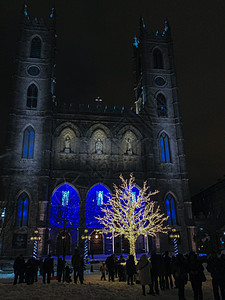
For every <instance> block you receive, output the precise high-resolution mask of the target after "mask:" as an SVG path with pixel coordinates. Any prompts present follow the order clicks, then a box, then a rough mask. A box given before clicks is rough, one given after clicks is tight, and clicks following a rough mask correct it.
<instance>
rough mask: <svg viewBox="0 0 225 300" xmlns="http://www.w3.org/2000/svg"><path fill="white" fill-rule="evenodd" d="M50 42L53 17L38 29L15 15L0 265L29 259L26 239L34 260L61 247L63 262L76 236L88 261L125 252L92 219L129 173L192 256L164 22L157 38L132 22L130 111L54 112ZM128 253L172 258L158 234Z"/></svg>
mask: <svg viewBox="0 0 225 300" xmlns="http://www.w3.org/2000/svg"><path fill="white" fill-rule="evenodd" d="M55 39H56V33H55V16H54V10H52V12H51V15H50V18H49V20H47V21H44V20H43V19H37V18H35V19H33V20H31V19H30V18H29V14H28V12H27V7H26V6H25V7H24V10H23V15H22V20H21V28H20V35H19V40H18V51H17V56H16V70H15V75H14V80H13V89H12V91H13V99H12V108H11V112H10V116H9V131H8V143H7V148H6V151H8V152H9V153H10V155H9V156H7V157H6V159H4V163H3V166H2V174H1V185H2V191H3V196H2V203H1V205H2V207H5V212H6V216H5V219H4V226H3V228H2V256H8V257H9V256H11V257H12V256H16V255H17V254H18V253H21V252H22V253H23V254H24V255H27V256H28V255H31V254H32V251H33V247H34V243H33V241H32V240H31V237H32V236H33V234H34V231H35V230H38V236H39V237H40V241H39V242H38V254H39V255H46V254H47V253H49V252H51V253H52V254H57V253H58V254H60V243H61V242H62V241H61V240H60V239H64V238H65V239H66V243H67V244H66V245H67V246H66V247H67V248H66V252H67V254H69V253H72V252H73V249H74V247H75V246H76V245H79V246H80V247H81V246H83V245H84V240H85V237H84V235H88V237H86V240H85V243H86V242H87V240H88V246H87V245H86V246H87V247H89V251H90V252H92V253H94V254H95V253H105V254H109V253H112V252H113V251H115V253H122V252H126V251H127V243H126V240H124V239H123V237H121V238H117V239H107V238H106V237H105V236H104V235H102V233H101V226H100V225H99V224H97V223H96V222H95V221H93V220H94V215H95V214H96V213H97V212H98V211H99V207H100V206H101V204H102V201H105V199H106V198H105V194H106V193H107V192H108V193H109V194H110V193H112V192H113V183H116V184H117V185H118V184H120V180H119V175H120V174H121V173H122V174H123V176H124V177H125V178H128V177H129V174H130V173H131V172H133V174H134V176H135V178H136V183H137V185H138V186H140V187H142V185H143V182H144V181H145V180H147V182H148V185H149V186H150V187H151V190H152V191H153V190H155V189H157V190H159V191H160V193H159V194H157V195H156V196H154V200H155V201H157V203H158V204H159V205H160V207H161V210H162V212H164V213H165V214H167V215H168V222H169V224H170V226H171V230H172V229H173V230H174V231H175V230H176V231H177V232H179V235H180V239H179V241H178V248H179V251H181V252H187V251H189V250H192V249H195V245H194V242H193V234H194V226H193V220H192V209H191V200H190V195H189V187H188V177H187V170H186V160H185V152H184V139H183V133H182V122H181V116H180V112H179V103H178V102H179V101H178V88H177V82H176V72H175V66H174V56H173V46H172V40H171V33H170V28H169V25H168V23H167V22H165V27H164V30H163V32H162V33H158V32H156V33H154V32H148V31H147V29H146V27H145V24H144V21H143V20H141V23H140V36H139V37H138V38H137V37H135V38H134V41H133V47H134V77H135V85H134V92H135V98H136V101H135V103H134V106H133V107H132V108H127V107H124V106H121V107H115V106H114V107H109V106H105V105H102V103H101V102H96V104H95V105H86V106H85V105H84V104H80V105H77V104H76V105H74V106H73V105H72V104H70V105H65V104H63V103H62V104H60V103H58V102H57V99H56V96H55V81H56V80H55V60H56V57H55V47H56V43H55ZM71 100H73V101H74V103H75V102H77V99H71ZM71 197H72V198H71ZM72 199H73V200H72ZM54 201H55V202H54ZM57 201H58V202H57ZM72 202H73V205H74V206H73V207H72V206H71V207H69V206H68V203H72ZM54 203H55V204H54ZM54 205H55V206H54ZM66 205H67V206H68V207H67V208H66V209H67V215H65V213H66V210H65V209H64V208H65V207H66ZM71 205H72V204H71ZM53 206H54V207H53ZM62 207H64V208H63V209H64V210H63V211H61V212H60V209H61V208H62ZM69 209H70V210H71V211H70V212H69V213H68V210H69ZM53 212H54V213H53ZM56 213H59V215H58V216H55V215H54V214H56ZM60 213H61V215H60ZM69 215H70V217H68V216H69ZM54 217H55V219H54V220H53V218H54ZM57 218H58V219H57ZM69 219H70V220H69ZM75 219H76V221H74V220H75ZM82 237H83V239H82ZM136 247H137V252H144V251H148V252H150V251H153V250H155V251H157V252H159V253H160V252H163V251H166V250H169V251H171V252H173V251H174V245H173V240H172V243H171V240H170V239H169V237H168V235H158V236H157V237H156V238H151V237H140V238H139V239H138V241H137V244H136Z"/></svg>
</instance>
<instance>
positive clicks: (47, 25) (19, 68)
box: [2, 4, 55, 255]
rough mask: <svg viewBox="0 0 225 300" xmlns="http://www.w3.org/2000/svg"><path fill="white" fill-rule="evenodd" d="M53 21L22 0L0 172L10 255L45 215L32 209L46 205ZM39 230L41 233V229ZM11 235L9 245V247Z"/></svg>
mask: <svg viewBox="0 0 225 300" xmlns="http://www.w3.org/2000/svg"><path fill="white" fill-rule="evenodd" d="M54 23H55V16H54V9H52V12H51V15H50V18H49V20H48V22H45V21H44V20H43V19H37V18H34V19H31V18H30V16H29V14H28V11H27V5H26V4H25V5H24V7H23V11H22V17H21V24H20V33H19V40H18V46H17V49H18V50H17V56H16V70H15V75H14V78H13V91H12V93H13V95H12V100H13V101H12V108H11V113H10V119H9V132H8V137H9V140H8V148H9V149H7V152H8V154H9V155H8V158H7V159H6V160H5V162H4V166H3V175H2V177H3V185H4V187H3V189H4V198H5V199H10V201H7V207H6V209H7V211H8V213H7V215H6V220H5V232H7V239H5V242H4V246H3V248H4V249H2V250H3V253H6V252H8V254H10V255H16V251H18V249H20V248H21V244H23V243H24V244H26V243H27V245H28V248H30V252H31V249H32V247H33V244H32V243H31V242H29V237H30V236H31V235H32V234H33V231H34V230H35V229H37V228H38V226H39V225H40V224H38V223H37V220H42V222H43V223H44V222H45V221H46V220H45V219H46V216H44V213H43V215H42V216H37V212H38V211H39V212H40V213H41V212H44V207H45V206H46V201H45V200H46V197H47V196H46V195H47V185H48V178H49V169H50V153H51V151H50V150H51V136H52V134H51V127H52V101H53V100H54V84H55V78H54V68H55V60H54V58H55V25H54ZM15 211H17V214H15V213H14V212H15ZM10 212H11V213H10ZM39 222H40V221H39ZM40 233H41V234H42V235H43V234H44V232H43V230H42V231H41V232H40ZM11 235H12V236H11ZM3 238H4V237H3ZM7 241H8V242H7ZM12 241H13V249H14V250H12V253H9V249H11V248H12Z"/></svg>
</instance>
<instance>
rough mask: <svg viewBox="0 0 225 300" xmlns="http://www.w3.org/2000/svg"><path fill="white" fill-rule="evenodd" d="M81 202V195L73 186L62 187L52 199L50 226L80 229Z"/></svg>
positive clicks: (65, 185) (64, 185)
mask: <svg viewBox="0 0 225 300" xmlns="http://www.w3.org/2000/svg"><path fill="white" fill-rule="evenodd" d="M79 201H80V200H79V195H78V193H77V191H76V190H75V189H74V188H73V187H72V186H71V185H69V184H66V183H65V184H63V185H61V186H60V187H59V188H58V189H57V190H56V191H55V192H54V194H53V195H52V198H51V213H50V226H51V227H55V228H63V227H64V226H65V227H71V226H72V227H78V226H79Z"/></svg>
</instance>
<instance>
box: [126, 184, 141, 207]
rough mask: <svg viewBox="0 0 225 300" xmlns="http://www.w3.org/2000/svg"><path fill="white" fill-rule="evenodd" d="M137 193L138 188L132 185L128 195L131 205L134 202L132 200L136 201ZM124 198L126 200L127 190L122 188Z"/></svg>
mask: <svg viewBox="0 0 225 300" xmlns="http://www.w3.org/2000/svg"><path fill="white" fill-rule="evenodd" d="M138 195H139V189H138V188H137V187H136V186H132V188H131V197H130V203H131V206H132V205H133V204H134V202H136V201H137V197H138ZM122 197H124V198H125V199H126V200H128V199H129V198H128V197H129V192H128V190H127V191H126V190H125V189H124V190H123V196H122Z"/></svg>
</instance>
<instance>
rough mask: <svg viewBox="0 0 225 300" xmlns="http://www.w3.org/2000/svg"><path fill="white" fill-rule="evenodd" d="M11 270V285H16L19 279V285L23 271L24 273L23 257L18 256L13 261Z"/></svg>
mask: <svg viewBox="0 0 225 300" xmlns="http://www.w3.org/2000/svg"><path fill="white" fill-rule="evenodd" d="M13 269H14V281H13V284H14V285H15V284H17V280H18V277H19V283H22V282H23V278H24V271H25V260H24V258H23V255H22V254H20V255H19V256H18V257H17V258H16V259H15V261H14V264H13Z"/></svg>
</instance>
